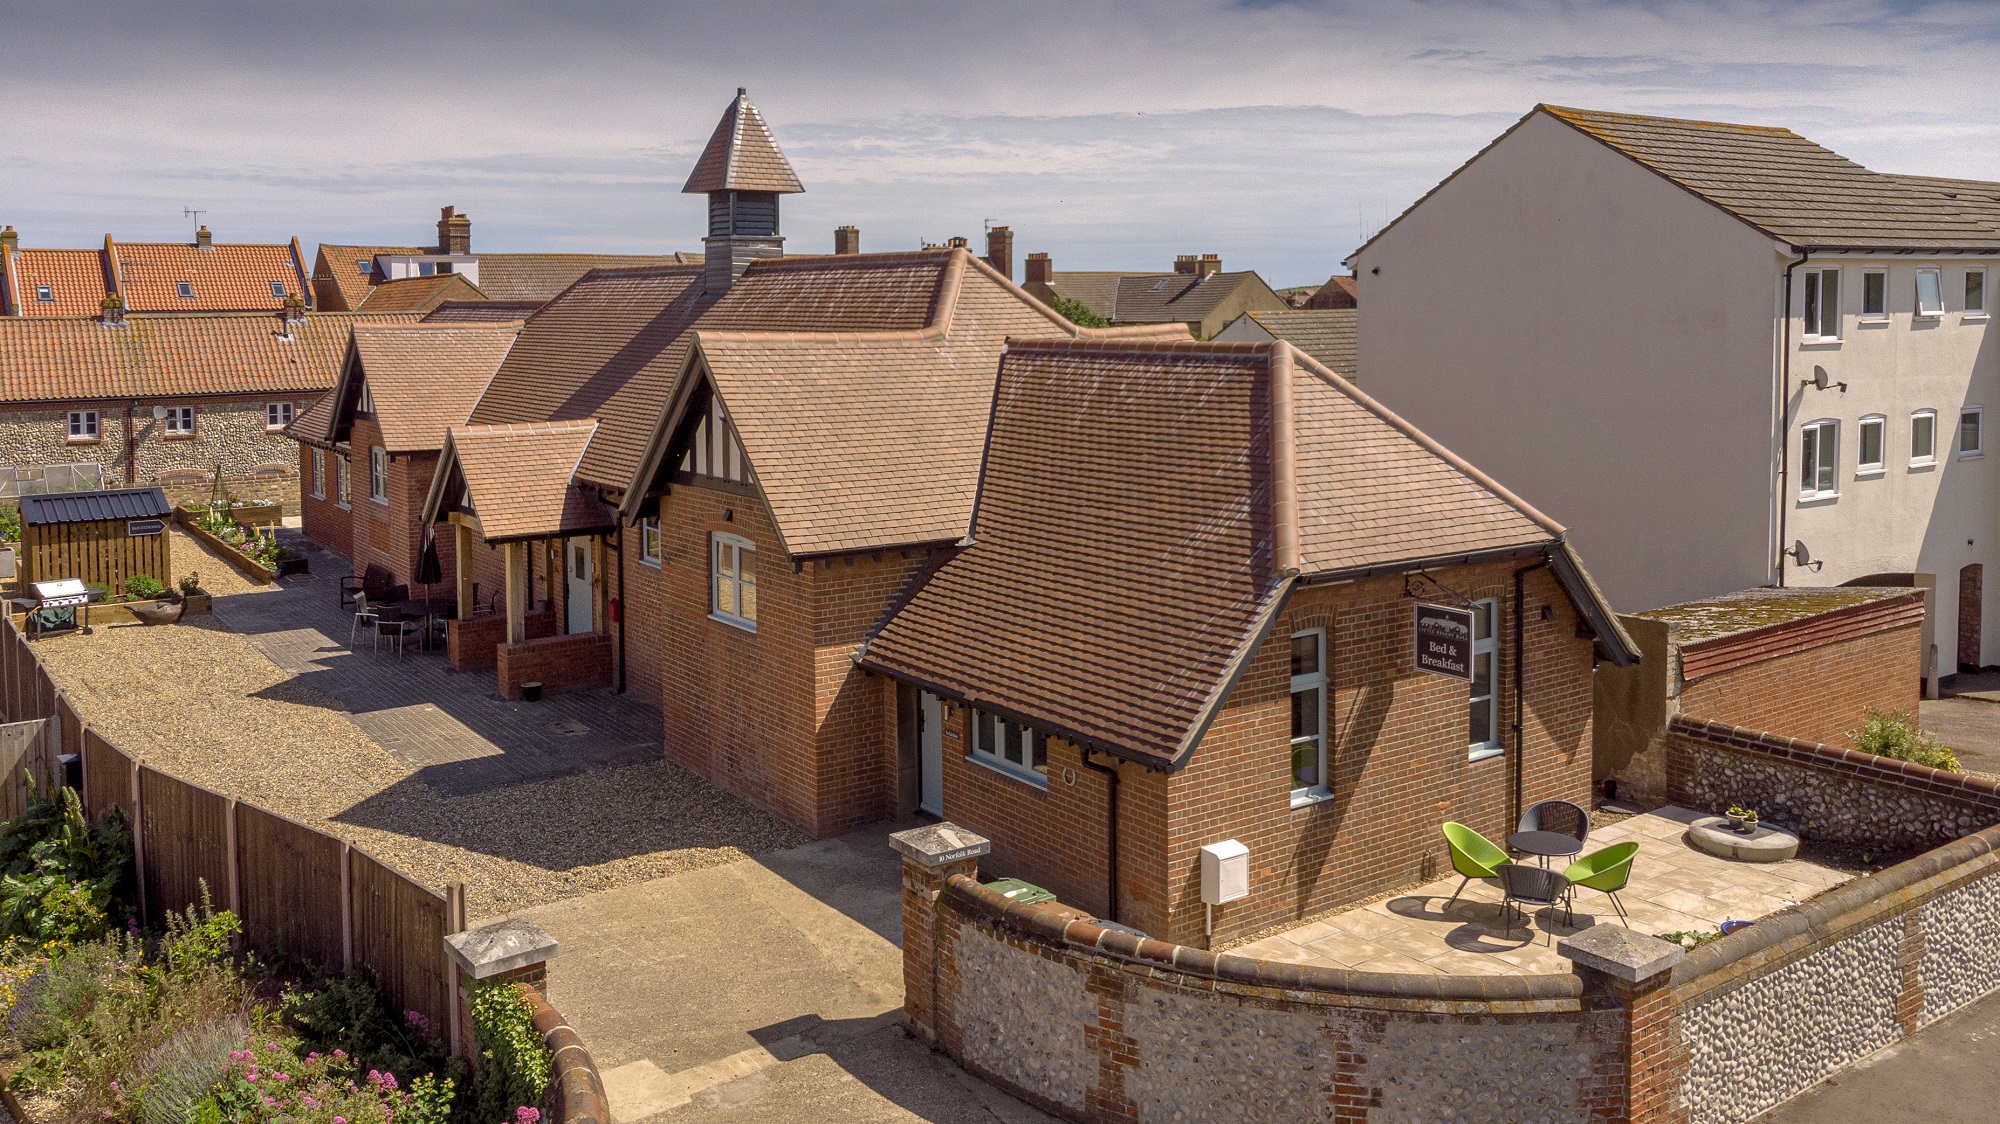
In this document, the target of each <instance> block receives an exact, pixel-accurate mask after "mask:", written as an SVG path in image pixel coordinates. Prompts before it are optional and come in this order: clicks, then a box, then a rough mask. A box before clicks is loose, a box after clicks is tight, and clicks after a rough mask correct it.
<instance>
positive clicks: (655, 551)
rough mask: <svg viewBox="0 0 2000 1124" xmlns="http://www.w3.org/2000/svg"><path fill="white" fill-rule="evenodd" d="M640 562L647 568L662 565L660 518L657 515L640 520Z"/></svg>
mask: <svg viewBox="0 0 2000 1124" xmlns="http://www.w3.org/2000/svg"><path fill="white" fill-rule="evenodd" d="M639 561H640V562H641V563H643V564H644V565H647V566H658V565H659V564H660V517H659V516H657V515H648V516H646V517H645V518H644V519H641V520H639Z"/></svg>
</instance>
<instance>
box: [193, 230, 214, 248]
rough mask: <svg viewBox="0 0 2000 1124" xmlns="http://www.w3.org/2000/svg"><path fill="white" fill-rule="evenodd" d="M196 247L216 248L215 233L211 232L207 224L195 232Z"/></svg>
mask: <svg viewBox="0 0 2000 1124" xmlns="http://www.w3.org/2000/svg"><path fill="white" fill-rule="evenodd" d="M194 248H195V249H197V250H213V249H215V235H213V234H210V233H209V232H208V228H207V227H205V226H204V227H202V228H200V229H199V230H196V231H195V232H194Z"/></svg>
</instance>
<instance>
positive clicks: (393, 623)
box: [374, 608, 424, 660]
mask: <svg viewBox="0 0 2000 1124" xmlns="http://www.w3.org/2000/svg"><path fill="white" fill-rule="evenodd" d="M423 627H424V619H423V618H422V617H418V616H410V615H407V614H404V613H401V612H398V611H397V610H396V609H394V608H390V609H387V610H384V611H383V612H382V613H381V614H380V615H379V616H377V617H376V618H375V641H374V643H375V645H379V644H380V643H381V641H382V638H383V637H385V636H386V637H388V638H389V639H390V640H391V641H392V642H393V643H394V644H395V646H396V658H397V659H399V660H400V659H402V658H403V641H404V639H405V638H407V637H409V636H411V635H414V634H415V633H418V632H421V631H423Z"/></svg>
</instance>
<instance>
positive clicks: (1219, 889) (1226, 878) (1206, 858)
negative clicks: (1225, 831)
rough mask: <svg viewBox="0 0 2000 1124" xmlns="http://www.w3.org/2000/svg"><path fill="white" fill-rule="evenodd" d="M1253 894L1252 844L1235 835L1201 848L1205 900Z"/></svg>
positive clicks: (1214, 902)
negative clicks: (1240, 841) (1251, 892)
mask: <svg viewBox="0 0 2000 1124" xmlns="http://www.w3.org/2000/svg"><path fill="white" fill-rule="evenodd" d="M1249 896H1250V848H1248V847H1245V846H1244V845H1243V844H1241V843H1238V842H1237V841H1236V840H1234V839H1225V840H1223V841H1222V842H1220V843H1210V844H1209V845H1208V846H1206V847H1203V848H1202V849H1201V900H1202V901H1204V902H1207V903H1208V904H1209V905H1221V904H1222V903H1223V902H1233V901H1235V900H1236V899H1238V898H1247V897H1249Z"/></svg>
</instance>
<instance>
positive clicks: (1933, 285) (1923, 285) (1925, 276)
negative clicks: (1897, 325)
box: [1917, 269, 1944, 315]
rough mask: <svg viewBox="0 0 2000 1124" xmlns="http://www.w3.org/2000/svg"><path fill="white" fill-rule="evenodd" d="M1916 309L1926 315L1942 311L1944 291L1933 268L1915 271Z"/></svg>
mask: <svg viewBox="0 0 2000 1124" xmlns="http://www.w3.org/2000/svg"><path fill="white" fill-rule="evenodd" d="M1917 311H1918V312H1921V313H1924V314H1926V315H1935V314H1937V313H1940V312H1943V311H1944V293H1943V291H1942V288H1941V286H1940V285H1939V284H1938V272H1937V270H1935V269H1922V270H1918V271H1917Z"/></svg>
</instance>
